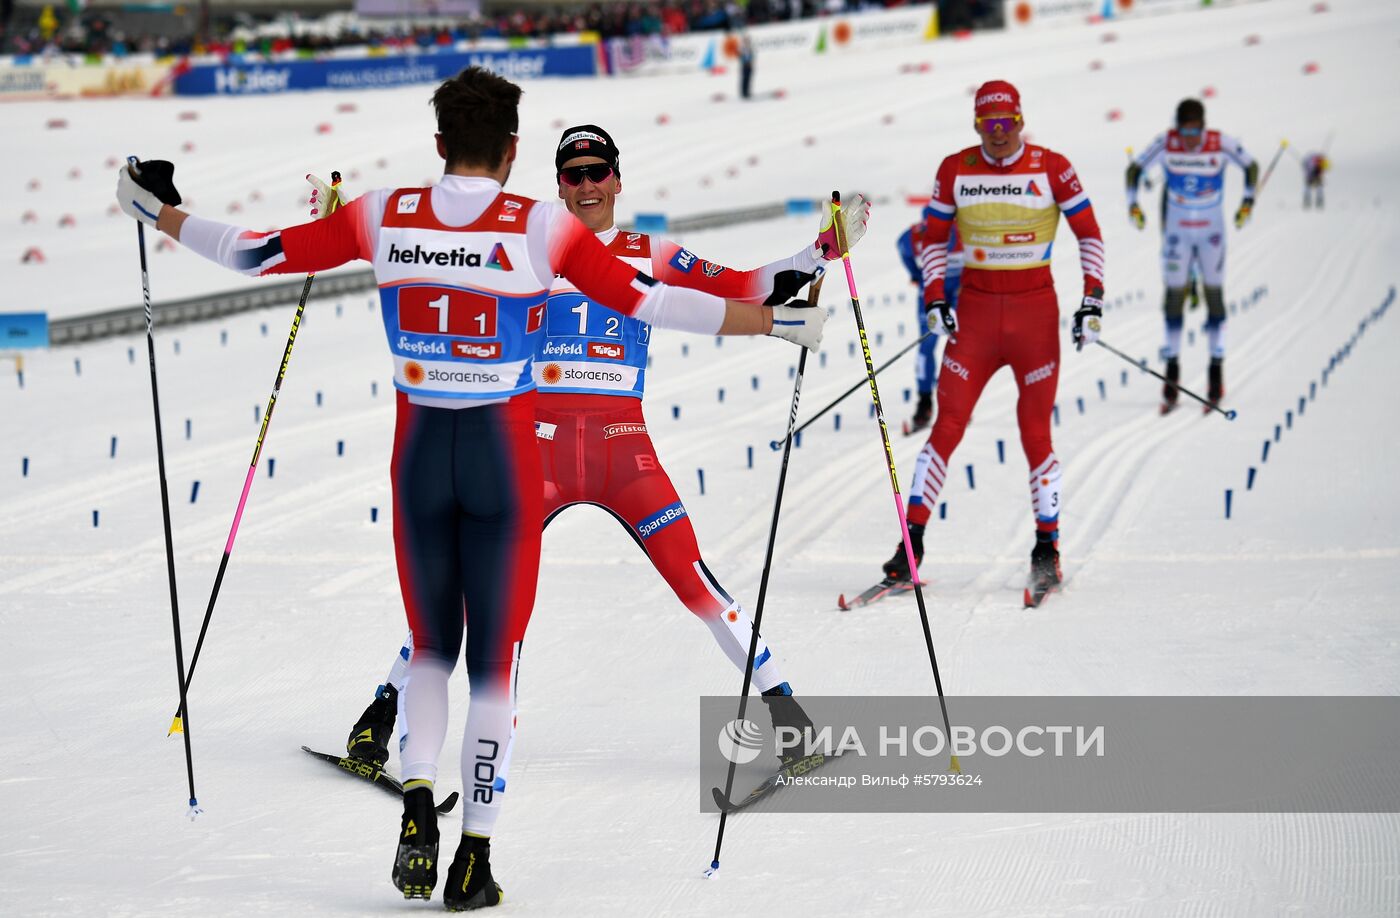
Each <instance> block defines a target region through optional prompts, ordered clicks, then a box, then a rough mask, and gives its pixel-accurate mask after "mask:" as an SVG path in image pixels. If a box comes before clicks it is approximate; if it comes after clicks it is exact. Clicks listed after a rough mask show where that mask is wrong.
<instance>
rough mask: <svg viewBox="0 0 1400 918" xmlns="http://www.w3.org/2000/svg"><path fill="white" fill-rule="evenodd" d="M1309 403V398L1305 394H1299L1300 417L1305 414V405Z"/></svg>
mask: <svg viewBox="0 0 1400 918" xmlns="http://www.w3.org/2000/svg"><path fill="white" fill-rule="evenodd" d="M1307 403H1308V400H1307V398H1306V397H1305V396H1302V395H1300V396H1298V417H1300V418H1301V417H1302V416H1303V406H1304V405H1306V404H1307Z"/></svg>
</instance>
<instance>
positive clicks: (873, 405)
mask: <svg viewBox="0 0 1400 918" xmlns="http://www.w3.org/2000/svg"><path fill="white" fill-rule="evenodd" d="M867 407H869V409H870V416H871V417H872V418H873V417H875V403H874V402H871V403H870V404H869V405H868V406H867Z"/></svg>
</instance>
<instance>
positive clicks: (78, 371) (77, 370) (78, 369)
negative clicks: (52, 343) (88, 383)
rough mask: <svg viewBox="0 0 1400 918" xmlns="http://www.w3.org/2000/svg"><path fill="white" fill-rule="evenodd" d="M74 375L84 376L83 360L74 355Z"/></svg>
mask: <svg viewBox="0 0 1400 918" xmlns="http://www.w3.org/2000/svg"><path fill="white" fill-rule="evenodd" d="M73 375H74V376H82V375H83V362H82V361H81V360H80V359H78V358H77V357H74V358H73Z"/></svg>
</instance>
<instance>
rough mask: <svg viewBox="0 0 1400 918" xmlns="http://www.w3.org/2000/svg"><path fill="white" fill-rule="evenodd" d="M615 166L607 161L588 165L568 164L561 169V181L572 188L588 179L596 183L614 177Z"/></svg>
mask: <svg viewBox="0 0 1400 918" xmlns="http://www.w3.org/2000/svg"><path fill="white" fill-rule="evenodd" d="M612 174H613V167H612V166H609V165H608V164H607V163H589V164H588V165H586V166H566V167H564V168H563V169H560V170H559V181H561V182H563V183H564V184H565V185H568V186H569V187H570V188H577V187H578V186H580V185H582V184H583V180H584V179H588V180H589V181H590V182H592V183H593V184H595V185H598V184H601V183H603V182H606V181H607V180H608V179H610V178H612Z"/></svg>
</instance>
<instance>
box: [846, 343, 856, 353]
mask: <svg viewBox="0 0 1400 918" xmlns="http://www.w3.org/2000/svg"><path fill="white" fill-rule="evenodd" d="M855 355H856V343H855V342H854V341H847V342H846V356H847V357H854V356H855Z"/></svg>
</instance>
